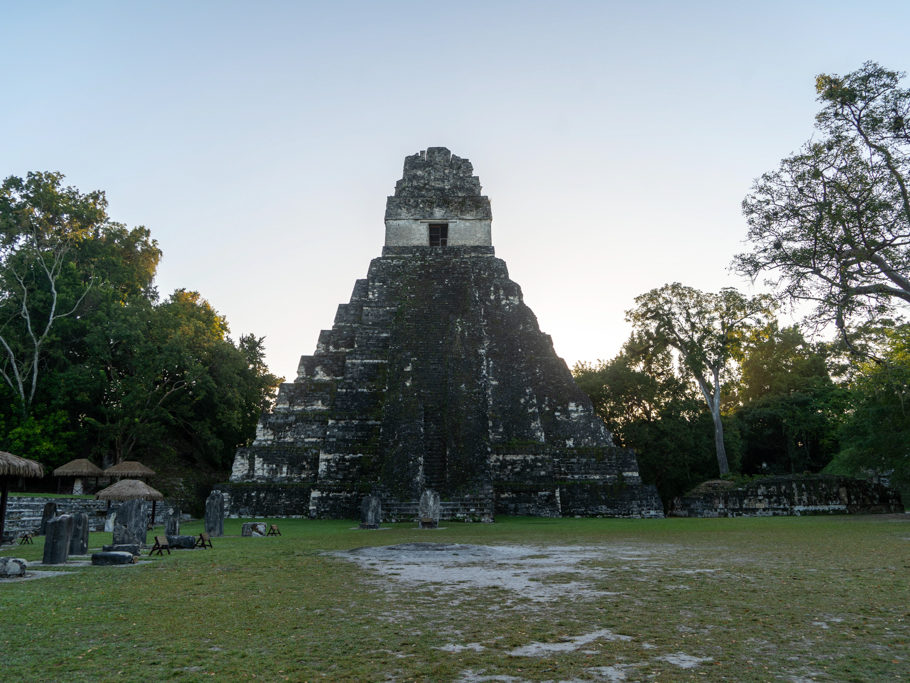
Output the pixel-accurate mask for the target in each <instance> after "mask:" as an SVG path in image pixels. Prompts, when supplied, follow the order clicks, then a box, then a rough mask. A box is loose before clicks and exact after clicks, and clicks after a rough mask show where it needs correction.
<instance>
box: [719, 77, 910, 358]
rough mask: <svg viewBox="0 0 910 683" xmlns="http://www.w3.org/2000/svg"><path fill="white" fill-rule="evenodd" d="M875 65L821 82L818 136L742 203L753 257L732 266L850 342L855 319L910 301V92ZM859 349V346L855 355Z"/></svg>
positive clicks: (743, 257) (739, 258) (818, 82)
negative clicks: (802, 303)
mask: <svg viewBox="0 0 910 683" xmlns="http://www.w3.org/2000/svg"><path fill="white" fill-rule="evenodd" d="M902 76H903V74H901V73H897V72H894V71H889V70H887V69H885V68H883V67H881V66H879V65H878V64H876V63H875V62H867V63H865V64H864V65H863V66H862V68H860V69H858V70H856V71H854V72H852V73H849V74H847V75H845V76H837V75H826V74H822V75H820V76H818V78H817V79H816V91H817V93H818V101H819V102H820V103H821V104H822V109H821V111H820V112H819V113H818V115H817V116H816V123H815V125H816V128H817V129H818V131H819V133H820V136H819V137H818V138H816V139H813V140H811V141H810V142H808V143H806V144H805V145H804V146H803V147H802V149H801V150H800V151H799V152H798V153H796V154H794V155H792V156H789V157H787V158H785V159H784V160H783V161H781V164H780V167H779V168H778V169H777V170H776V171H772V172H769V173H766V174H764V175H763V176H761V178H759V179H758V180H756V181H755V184H754V185H753V188H752V192H751V193H750V194H749V195H748V196H747V197H746V198H745V200H744V201H743V213H744V214H745V216H746V220H747V222H748V225H749V233H748V236H749V241H750V242H751V243H752V250H751V251H750V252H748V253H743V254H739V255H738V256H737V257H736V258H735V261H734V265H735V267H736V269H737V270H739V271H740V272H741V273H743V274H745V275H748V276H749V277H751V278H753V279H754V278H756V277H757V276H758V275H759V274H765V275H766V276H768V282H769V283H770V284H773V285H774V286H776V287H777V288H778V289H779V290H780V292H781V293H782V294H783V295H784V296H785V297H787V298H789V299H790V300H791V301H796V300H808V301H811V302H814V303H815V304H816V312H815V314H814V321H815V322H816V323H820V324H828V323H834V325H836V327H837V328H838V330H840V332H841V334H842V336H843V338H844V340H845V341H846V342H847V343H848V344H852V343H853V340H852V338H851V334H850V328H851V326H852V324H854V323H855V322H856V321H858V320H864V319H865V320H868V319H870V318H871V319H874V318H876V317H880V316H882V315H883V314H886V313H888V312H889V311H892V310H893V309H894V308H895V307H896V306H897V307H900V308H904V307H906V305H907V304H910V275H908V273H910V90H907V89H905V88H901V87H900V79H901V77H902ZM854 350H859V349H854Z"/></svg>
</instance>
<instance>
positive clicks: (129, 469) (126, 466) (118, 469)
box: [104, 460, 155, 479]
mask: <svg viewBox="0 0 910 683" xmlns="http://www.w3.org/2000/svg"><path fill="white" fill-rule="evenodd" d="M154 474H155V470H152V469H149V468H148V467H146V466H145V465H143V464H142V463H141V462H139V461H138V460H124V461H123V462H121V463H118V464H116V465H113V466H112V467H108V468H107V469H106V470H104V476H106V477H114V478H115V479H122V478H124V477H126V478H129V479H141V478H142V477H151V476H152V475H154Z"/></svg>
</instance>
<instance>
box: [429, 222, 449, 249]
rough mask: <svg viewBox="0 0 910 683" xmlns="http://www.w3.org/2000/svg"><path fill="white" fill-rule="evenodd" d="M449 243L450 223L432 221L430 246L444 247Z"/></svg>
mask: <svg viewBox="0 0 910 683" xmlns="http://www.w3.org/2000/svg"><path fill="white" fill-rule="evenodd" d="M448 243H449V224H448V223H430V246H431V247H444V246H446V244H448Z"/></svg>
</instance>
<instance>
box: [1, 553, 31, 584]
mask: <svg viewBox="0 0 910 683" xmlns="http://www.w3.org/2000/svg"><path fill="white" fill-rule="evenodd" d="M27 570H28V562H26V561H25V560H23V559H22V558H19V557H0V577H2V578H4V579H10V578H14V577H19V576H25V572H26V571H27Z"/></svg>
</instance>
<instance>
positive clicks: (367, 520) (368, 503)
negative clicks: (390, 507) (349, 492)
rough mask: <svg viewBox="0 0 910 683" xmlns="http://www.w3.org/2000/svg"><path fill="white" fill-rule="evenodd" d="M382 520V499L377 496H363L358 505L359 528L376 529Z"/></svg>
mask: <svg viewBox="0 0 910 683" xmlns="http://www.w3.org/2000/svg"><path fill="white" fill-rule="evenodd" d="M380 522H382V501H381V500H380V498H379V496H365V497H364V499H363V503H362V504H361V505H360V528H361V529H378V528H379V524H380Z"/></svg>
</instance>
